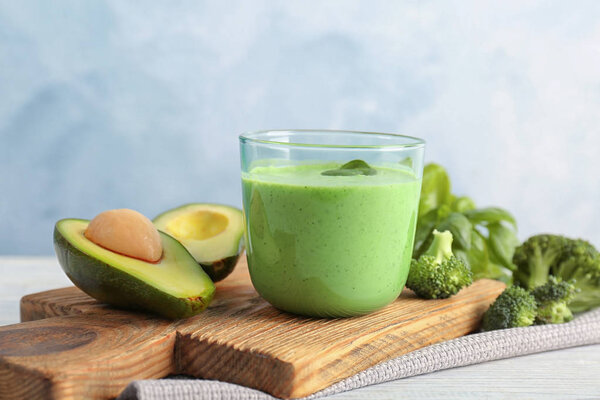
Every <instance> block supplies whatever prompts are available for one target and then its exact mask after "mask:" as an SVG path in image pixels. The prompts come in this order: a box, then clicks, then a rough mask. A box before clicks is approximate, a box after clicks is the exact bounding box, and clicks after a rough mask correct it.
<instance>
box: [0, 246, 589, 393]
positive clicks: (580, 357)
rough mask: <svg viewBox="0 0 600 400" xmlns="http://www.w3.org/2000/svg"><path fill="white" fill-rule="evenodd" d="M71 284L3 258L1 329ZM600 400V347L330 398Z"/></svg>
mask: <svg viewBox="0 0 600 400" xmlns="http://www.w3.org/2000/svg"><path fill="white" fill-rule="evenodd" d="M68 285H71V282H70V281H69V280H68V278H67V277H66V276H65V275H64V273H63V272H62V270H61V269H60V266H59V265H58V262H57V261H56V259H55V258H54V257H0V325H8V324H14V323H18V322H19V300H20V299H21V297H22V296H23V295H25V294H29V293H33V292H39V291H43V290H48V289H54V288H59V287H64V286H68ZM399 398H410V399H443V400H450V399H455V398H470V399H600V345H594V346H583V347H576V348H572V349H566V350H560V351H552V352H547V353H540V354H534V355H529V356H524V357H517V358H511V359H506V360H499V361H492V362H488V363H484V364H478V365H471V366H467V367H462V368H455V369H451V370H445V371H439V372H434V373H431V374H427V375H421V376H415V377H412V378H406V379H401V380H398V381H394V382H388V383H383V384H379V385H374V386H370V387H366V388H363V389H358V390H354V391H350V392H346V393H340V394H338V395H334V396H331V397H329V399H370V400H378V399H399Z"/></svg>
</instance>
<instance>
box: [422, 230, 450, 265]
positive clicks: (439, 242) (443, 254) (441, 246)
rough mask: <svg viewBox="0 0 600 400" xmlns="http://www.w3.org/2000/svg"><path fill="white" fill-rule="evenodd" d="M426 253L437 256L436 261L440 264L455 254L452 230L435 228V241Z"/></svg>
mask: <svg viewBox="0 0 600 400" xmlns="http://www.w3.org/2000/svg"><path fill="white" fill-rule="evenodd" d="M425 255H428V256H433V257H435V263H436V264H439V263H440V262H442V260H445V259H448V258H450V257H452V256H453V253H452V233H450V231H444V232H440V231H438V230H437V229H434V230H433V241H432V242H431V245H430V246H429V249H427V251H426V252H425Z"/></svg>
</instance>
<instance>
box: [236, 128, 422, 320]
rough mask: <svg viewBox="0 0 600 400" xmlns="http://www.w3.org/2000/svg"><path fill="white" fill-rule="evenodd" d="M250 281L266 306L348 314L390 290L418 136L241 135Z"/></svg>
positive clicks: (409, 213)
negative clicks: (265, 302)
mask: <svg viewBox="0 0 600 400" xmlns="http://www.w3.org/2000/svg"><path fill="white" fill-rule="evenodd" d="M240 149H241V164H242V187H243V197H244V198H243V200H244V217H245V223H246V228H245V229H246V231H245V240H246V251H247V257H248V267H249V270H250V277H251V279H252V284H253V285H254V287H255V288H256V290H257V291H258V293H259V294H260V295H261V296H262V297H263V298H264V299H266V300H267V301H268V302H269V303H271V304H272V305H274V306H275V307H277V308H279V309H281V310H284V311H288V312H292V313H296V314H302V315H308V316H318V317H347V316H355V315H361V314H366V313H369V312H372V311H374V310H377V309H379V308H381V307H383V306H385V305H387V304H389V303H391V302H392V301H393V300H394V299H396V298H397V297H398V295H399V294H400V292H401V291H402V288H403V287H404V284H405V283H406V278H407V275H408V270H409V267H410V259H411V253H412V246H413V241H414V234H415V226H416V222H417V208H418V203H419V194H420V190H421V177H422V173H423V155H424V149H425V143H424V141H423V140H421V139H417V138H413V137H409V136H402V135H395V134H387V133H370V132H353V131H327V130H281V131H259V132H250V133H245V134H243V135H241V136H240Z"/></svg>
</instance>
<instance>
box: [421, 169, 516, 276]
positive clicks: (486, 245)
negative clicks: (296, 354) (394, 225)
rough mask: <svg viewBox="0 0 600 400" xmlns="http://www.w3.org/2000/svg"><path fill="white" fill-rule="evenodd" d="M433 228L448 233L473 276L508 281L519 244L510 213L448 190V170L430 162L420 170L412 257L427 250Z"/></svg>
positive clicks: (514, 222)
mask: <svg viewBox="0 0 600 400" xmlns="http://www.w3.org/2000/svg"><path fill="white" fill-rule="evenodd" d="M435 229H437V230H438V231H446V230H448V231H450V232H451V233H452V236H453V237H454V241H453V242H452V251H453V253H454V254H455V256H456V257H458V258H460V259H462V260H463V261H464V262H465V263H466V264H467V265H468V266H469V267H470V268H471V271H472V272H473V279H474V280H477V279H481V278H489V279H497V280H501V281H504V282H506V283H511V282H512V271H514V270H515V269H516V267H515V265H514V264H513V262H512V258H513V254H514V251H515V248H516V247H517V246H518V245H519V240H518V238H517V235H516V231H517V224H516V221H515V219H514V218H513V216H512V215H511V214H510V213H509V212H508V211H506V210H503V209H501V208H498V207H487V208H477V207H476V206H475V203H474V202H473V200H472V199H470V198H469V197H466V196H456V195H454V194H452V192H451V185H450V178H449V176H448V173H447V172H446V170H445V169H444V168H443V167H442V166H440V165H438V164H433V163H432V164H427V165H426V166H425V168H424V170H423V183H422V188H421V199H420V202H419V218H418V220H417V231H416V234H415V244H414V250H413V258H415V259H418V258H419V257H420V256H421V255H422V254H423V253H425V252H426V251H427V249H428V248H429V246H430V245H431V242H432V241H433V231H434V230H435Z"/></svg>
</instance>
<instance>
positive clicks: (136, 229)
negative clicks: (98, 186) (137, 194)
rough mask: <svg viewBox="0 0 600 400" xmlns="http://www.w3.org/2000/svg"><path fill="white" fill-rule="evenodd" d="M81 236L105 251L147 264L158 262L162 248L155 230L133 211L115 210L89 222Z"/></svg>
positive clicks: (140, 215)
mask: <svg viewBox="0 0 600 400" xmlns="http://www.w3.org/2000/svg"><path fill="white" fill-rule="evenodd" d="M84 236H85V237H86V238H87V239H88V240H90V241H92V242H94V243H95V244H97V245H98V246H102V247H104V248H105V249H108V250H111V251H114V252H115V253H119V254H123V255H125V256H128V257H133V258H137V259H140V260H143V261H148V262H152V263H155V262H158V261H159V260H160V258H161V257H162V253H163V248H162V244H161V240H160V235H159V233H158V230H157V229H156V227H155V226H154V224H152V221H150V220H149V219H148V218H146V217H145V216H144V215H142V214H140V213H139V212H137V211H134V210H130V209H126V208H123V209H117V210H108V211H104V212H101V213H100V214H98V215H97V216H96V217H94V219H92V220H91V221H90V223H89V225H88V227H87V229H86V230H85V232H84Z"/></svg>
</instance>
